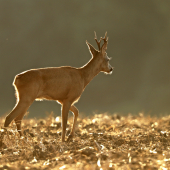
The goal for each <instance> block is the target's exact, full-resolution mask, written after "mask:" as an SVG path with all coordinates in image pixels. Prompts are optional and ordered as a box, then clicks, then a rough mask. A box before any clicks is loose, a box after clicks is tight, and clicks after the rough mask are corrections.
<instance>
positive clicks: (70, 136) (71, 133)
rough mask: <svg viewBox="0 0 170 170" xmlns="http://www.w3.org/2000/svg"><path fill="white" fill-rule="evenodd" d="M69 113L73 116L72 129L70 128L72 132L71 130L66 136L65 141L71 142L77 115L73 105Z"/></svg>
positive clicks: (77, 112)
mask: <svg viewBox="0 0 170 170" xmlns="http://www.w3.org/2000/svg"><path fill="white" fill-rule="evenodd" d="M70 111H71V112H72V113H73V114H74V118H73V127H72V130H71V132H70V134H69V136H68V139H67V141H69V140H71V139H72V138H73V136H74V131H75V127H76V123H77V117H78V114H79V111H78V109H77V108H76V107H75V106H74V105H72V106H71V107H70Z"/></svg>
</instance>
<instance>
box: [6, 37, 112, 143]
mask: <svg viewBox="0 0 170 170" xmlns="http://www.w3.org/2000/svg"><path fill="white" fill-rule="evenodd" d="M107 40H108V39H107ZM107 40H106V35H105V39H104V44H103V46H102V48H101V50H100V51H97V50H96V49H95V48H94V47H93V46H92V45H91V44H89V43H88V42H86V43H87V45H88V47H89V51H90V53H91V54H92V59H91V60H90V61H89V62H88V63H87V64H86V65H84V66H83V67H81V68H74V67H68V66H67V67H49V68H40V69H32V70H28V71H25V72H22V73H20V74H18V75H17V76H16V77H15V79H14V82H13V85H14V87H15V90H16V97H17V103H16V105H15V107H14V109H13V110H12V111H11V113H10V114H9V115H8V116H7V117H6V120H5V124H4V126H5V127H7V126H8V125H9V124H10V123H11V121H12V120H15V122H16V125H17V130H18V132H19V133H20V135H22V132H21V120H22V118H23V116H24V114H25V113H26V111H27V109H28V108H29V107H30V105H31V104H32V103H33V101H34V100H43V99H47V100H56V101H58V102H59V103H60V104H61V105H62V141H65V132H66V125H67V118H68V112H69V110H70V111H72V112H73V114H74V123H73V128H72V131H71V133H70V135H69V138H68V139H70V138H72V137H73V135H74V129H75V124H76V121H77V117H78V109H77V108H76V107H75V106H74V103H75V102H77V101H78V100H79V98H80V96H81V94H82V92H83V91H84V89H85V87H86V86H87V84H88V83H89V82H90V81H91V80H92V79H93V78H94V77H95V76H96V75H97V74H98V73H99V72H100V71H103V72H106V73H111V72H112V70H113V68H112V67H111V66H110V64H109V58H108V57H107V54H106V52H105V51H106V49H107Z"/></svg>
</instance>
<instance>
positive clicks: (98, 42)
mask: <svg viewBox="0 0 170 170" xmlns="http://www.w3.org/2000/svg"><path fill="white" fill-rule="evenodd" d="M94 35H95V38H94V39H95V40H96V43H97V45H98V48H99V51H100V43H101V40H102V37H101V38H100V40H99V41H97V35H96V32H95V31H94Z"/></svg>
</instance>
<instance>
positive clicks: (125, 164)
mask: <svg viewBox="0 0 170 170" xmlns="http://www.w3.org/2000/svg"><path fill="white" fill-rule="evenodd" d="M59 120H61V118H60V117H57V118H54V117H53V116H50V117H47V118H46V119H40V120H34V119H25V120H24V121H23V134H24V136H23V137H20V136H19V135H18V132H17V131H16V127H15V124H14V123H12V124H11V126H10V127H8V128H0V170H1V169H21V170H25V169H43V170H45V169H94V170H96V169H110V170H111V169H168V168H169V167H170V133H169V129H170V116H166V117H161V118H152V117H149V116H147V117H146V116H144V115H143V114H141V113H140V114H139V116H132V115H129V116H126V117H124V116H119V115H117V114H113V115H109V114H96V115H94V116H93V117H91V118H83V119H80V118H79V119H78V125H77V129H76V132H75V137H74V138H73V140H72V141H69V142H65V143H62V142H61V128H60V126H61V122H59ZM71 121H72V120H71V119H70V120H69V122H68V126H67V132H69V131H70V130H71V125H72V124H71V123H70V122H71ZM3 122H4V119H1V120H0V125H1V127H2V126H3ZM67 134H69V133H67Z"/></svg>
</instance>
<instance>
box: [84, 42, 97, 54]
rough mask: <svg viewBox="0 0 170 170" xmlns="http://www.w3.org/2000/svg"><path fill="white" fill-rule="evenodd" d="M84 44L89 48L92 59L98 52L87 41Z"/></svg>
mask: <svg viewBox="0 0 170 170" xmlns="http://www.w3.org/2000/svg"><path fill="white" fill-rule="evenodd" d="M86 44H87V46H88V48H89V51H90V53H91V55H92V56H93V57H94V56H96V55H97V53H98V51H97V50H96V49H95V48H94V47H93V46H92V45H91V44H89V43H88V42H87V41H86Z"/></svg>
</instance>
